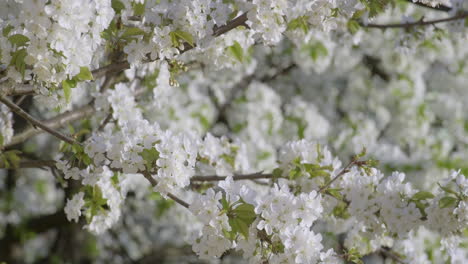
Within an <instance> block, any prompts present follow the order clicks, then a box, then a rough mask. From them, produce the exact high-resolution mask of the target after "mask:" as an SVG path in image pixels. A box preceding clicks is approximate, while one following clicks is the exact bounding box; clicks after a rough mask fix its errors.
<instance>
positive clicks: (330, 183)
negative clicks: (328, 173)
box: [319, 158, 357, 193]
mask: <svg viewBox="0 0 468 264" xmlns="http://www.w3.org/2000/svg"><path fill="white" fill-rule="evenodd" d="M356 162H357V160H356V159H354V158H353V159H352V160H351V161H350V162H349V163H348V165H346V167H344V168H343V169H342V170H341V171H340V172H339V173H338V174H337V175H336V176H335V177H333V179H331V180H330V181H329V182H328V183H327V184H325V185H324V186H322V188H320V190H319V193H323V192H324V191H325V190H326V189H327V188H328V187H330V185H332V183H333V182H335V181H336V180H338V179H339V178H340V177H341V176H343V175H345V174H346V173H347V172H349V169H350V168H351V167H352V166H353V165H354V164H356Z"/></svg>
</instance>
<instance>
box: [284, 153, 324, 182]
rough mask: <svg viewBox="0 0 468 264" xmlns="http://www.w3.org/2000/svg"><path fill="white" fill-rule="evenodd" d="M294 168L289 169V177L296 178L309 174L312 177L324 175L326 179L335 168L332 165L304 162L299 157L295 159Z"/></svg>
mask: <svg viewBox="0 0 468 264" xmlns="http://www.w3.org/2000/svg"><path fill="white" fill-rule="evenodd" d="M292 164H293V165H294V168H293V169H291V170H290V171H289V174H288V176H289V179H290V180H295V179H297V178H299V177H303V176H305V175H307V176H308V177H309V178H310V179H312V178H315V177H324V178H325V179H326V180H329V179H330V172H331V171H332V170H333V167H332V166H331V165H328V166H320V165H319V164H314V163H302V162H301V159H300V158H299V157H298V158H296V159H294V160H293V162H292Z"/></svg>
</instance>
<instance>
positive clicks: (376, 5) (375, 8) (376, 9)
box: [360, 0, 390, 17]
mask: <svg viewBox="0 0 468 264" xmlns="http://www.w3.org/2000/svg"><path fill="white" fill-rule="evenodd" d="M360 2H361V3H362V4H364V6H365V7H366V9H367V11H368V12H369V17H374V16H376V15H377V14H379V13H382V12H383V11H384V10H385V7H386V6H387V4H388V3H390V0H360Z"/></svg>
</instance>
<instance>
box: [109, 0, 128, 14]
mask: <svg viewBox="0 0 468 264" xmlns="http://www.w3.org/2000/svg"><path fill="white" fill-rule="evenodd" d="M111 5H112V9H114V11H115V13H116V14H120V13H122V10H124V9H125V5H124V3H122V2H121V1H120V0H112V3H111Z"/></svg>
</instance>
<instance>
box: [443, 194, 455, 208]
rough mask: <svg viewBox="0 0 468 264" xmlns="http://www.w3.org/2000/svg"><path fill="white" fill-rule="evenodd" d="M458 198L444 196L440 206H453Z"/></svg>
mask: <svg viewBox="0 0 468 264" xmlns="http://www.w3.org/2000/svg"><path fill="white" fill-rule="evenodd" d="M457 201H458V200H457V199H456V198H454V197H451V196H445V197H442V199H440V200H439V207H440V208H447V207H452V206H453V205H455V203H457Z"/></svg>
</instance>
